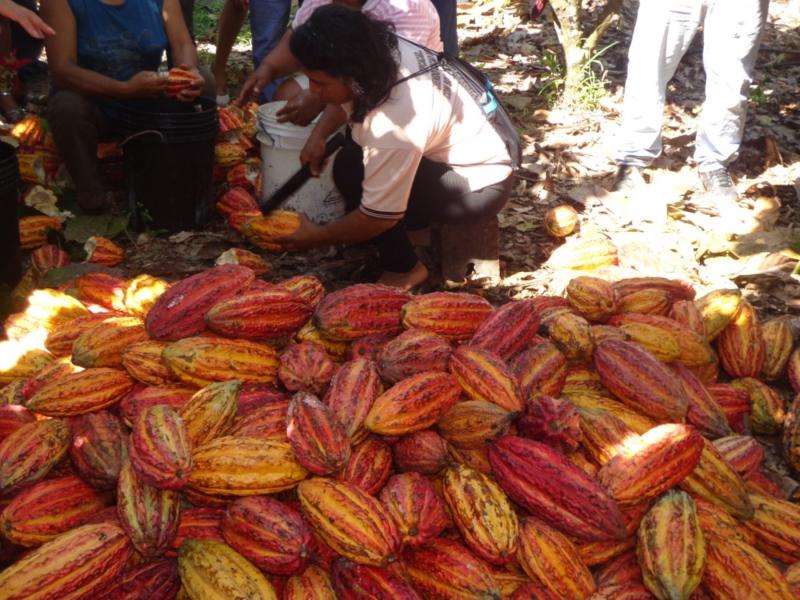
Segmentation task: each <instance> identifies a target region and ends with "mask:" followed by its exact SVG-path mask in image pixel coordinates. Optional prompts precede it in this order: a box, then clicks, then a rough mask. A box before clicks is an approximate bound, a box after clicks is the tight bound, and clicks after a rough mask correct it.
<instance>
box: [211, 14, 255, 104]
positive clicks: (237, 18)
mask: <svg viewBox="0 0 800 600" xmlns="http://www.w3.org/2000/svg"><path fill="white" fill-rule="evenodd" d="M246 18H247V7H245V6H242V5H241V4H240V3H238V2H234V1H233V0H225V4H224V6H223V7H222V12H221V13H220V15H219V31H218V33H217V52H216V54H215V55H214V64H213V66H212V67H211V72H212V73H214V78H215V79H216V87H217V90H216V95H217V98H218V101H219V102H220V103H221V104H226V102H224V101H222V100H221V98H224V97H225V96H227V95H228V83H227V80H226V77H225V68H226V66H227V64H228V57H229V56H230V55H231V49H232V48H233V44H234V42H235V41H236V36H237V35H239V30H240V29H241V28H242V25H244V20H245V19H246Z"/></svg>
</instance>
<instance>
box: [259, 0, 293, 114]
mask: <svg viewBox="0 0 800 600" xmlns="http://www.w3.org/2000/svg"><path fill="white" fill-rule="evenodd" d="M290 8H291V0H254V1H252V2H251V3H250V29H251V30H252V32H253V64H254V65H258V64H259V63H260V62H261V61H262V60H263V59H264V57H265V56H266V55H267V54H269V53H270V51H272V50H273V49H274V48H275V46H277V45H278V42H279V41H280V39H281V37H283V34H284V32H285V31H286V27H287V25H288V24H289V11H290ZM278 85H280V81H273V82H271V83H270V84H269V85H267V86H266V87H265V88H264V89H263V90H261V97H262V99H263V100H265V101H269V100H270V99H272V94H273V93H274V92H275V89H276V88H277V87H278Z"/></svg>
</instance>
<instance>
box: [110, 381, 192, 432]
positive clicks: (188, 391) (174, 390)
mask: <svg viewBox="0 0 800 600" xmlns="http://www.w3.org/2000/svg"><path fill="white" fill-rule="evenodd" d="M196 392H197V388H194V387H182V386H178V385H163V386H159V385H152V386H147V387H143V388H140V389H134V390H133V391H132V392H131V393H129V394H128V395H127V396H125V397H124V398H123V399H122V401H121V402H120V405H119V408H120V412H121V413H122V418H123V419H124V420H125V423H126V424H127V425H128V426H129V427H133V424H134V423H136V419H138V418H139V414H140V413H142V412H144V411H145V410H147V409H148V408H150V407H151V406H155V405H157V404H166V405H167V406H169V407H170V408H172V409H174V410H178V409H180V408H181V407H182V406H183V405H184V404H186V403H187V402H188V401H189V398H191V397H192V396H193V395H194V394H195V393H196Z"/></svg>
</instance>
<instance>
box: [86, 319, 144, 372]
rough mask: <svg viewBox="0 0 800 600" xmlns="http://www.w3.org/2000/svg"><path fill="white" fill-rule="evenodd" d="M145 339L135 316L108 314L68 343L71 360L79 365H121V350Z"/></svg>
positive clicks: (142, 326) (87, 366)
mask: <svg viewBox="0 0 800 600" xmlns="http://www.w3.org/2000/svg"><path fill="white" fill-rule="evenodd" d="M146 340H147V332H146V331H145V329H144V324H143V323H142V322H141V321H140V320H139V319H137V318H136V317H111V318H109V319H106V320H105V321H101V322H100V323H97V324H96V325H92V326H91V327H89V328H87V329H86V330H85V331H83V333H81V334H80V335H79V336H78V338H77V339H76V340H75V342H74V343H73V344H72V362H73V363H74V364H76V365H78V366H80V367H86V368H89V367H121V366H122V354H123V352H125V350H126V349H127V348H128V347H129V346H131V345H133V344H136V343H139V342H144V341H146Z"/></svg>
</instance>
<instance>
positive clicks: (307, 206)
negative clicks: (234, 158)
mask: <svg viewBox="0 0 800 600" xmlns="http://www.w3.org/2000/svg"><path fill="white" fill-rule="evenodd" d="M284 104H286V102H283V101H279V102H268V103H266V104H263V105H262V106H260V107H259V109H258V134H257V136H256V137H257V139H258V141H259V142H260V143H261V170H262V171H261V181H262V184H261V197H262V199H266V198H268V197H269V196H271V195H272V193H273V192H275V191H276V190H277V189H278V188H279V187H281V186H282V185H283V184H284V183H285V182H286V180H288V179H289V178H290V177H291V176H292V175H294V174H295V173H296V172H297V170H298V169H299V168H300V166H301V165H300V158H299V156H300V150H302V149H303V146H305V143H306V140H307V139H308V136H309V135H310V134H311V130H312V129H313V128H314V123H311V124H309V125H307V126H305V127H300V126H298V125H293V124H292V123H278V120H277V119H276V118H275V113H276V112H277V111H278V110H280V109H281V108H282V107H283V106H284ZM332 166H333V156H331V157H330V158H328V164H327V165H326V167H325V169H324V170H323V171H322V173H320V176H319V177H312V178H311V179H309V180H308V181H307V182H306V183H305V185H303V187H301V188H300V189H299V190H297V191H296V192H295V193H294V194H292V196H291V197H290V198H289V199H288V200H287V201H286V202H285V203H284V205H283V206H282V208H286V209H288V210H295V211H297V212H301V213H303V214H305V215H306V216H307V217H308V218H309V219H311V220H312V221H314V222H315V223H328V222H330V221H333V220H336V219H338V218H339V217H341V216H342V215H344V213H345V205H344V199H343V198H342V196H341V194H339V191H338V190H337V189H336V186H335V185H334V184H333V172H332Z"/></svg>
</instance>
